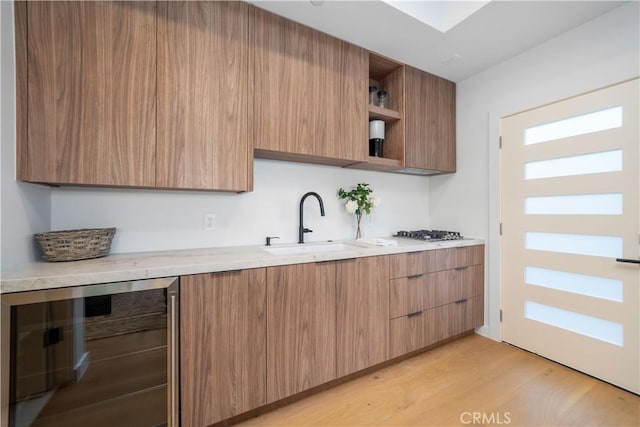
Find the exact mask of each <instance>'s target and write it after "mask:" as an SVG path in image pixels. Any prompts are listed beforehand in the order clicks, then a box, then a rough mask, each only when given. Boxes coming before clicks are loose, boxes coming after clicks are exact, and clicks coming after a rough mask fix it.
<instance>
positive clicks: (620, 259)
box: [616, 258, 640, 264]
mask: <svg viewBox="0 0 640 427" xmlns="http://www.w3.org/2000/svg"><path fill="white" fill-rule="evenodd" d="M616 261H617V262H626V263H628V264H640V259H629V258H616Z"/></svg>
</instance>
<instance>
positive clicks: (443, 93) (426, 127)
mask: <svg viewBox="0 0 640 427" xmlns="http://www.w3.org/2000/svg"><path fill="white" fill-rule="evenodd" d="M405 88H406V91H405V99H406V101H405V102H406V105H405V127H406V134H405V138H406V139H405V164H406V167H411V168H419V169H428V170H434V171H440V172H455V171H456V85H455V83H453V82H450V81H449V80H445V79H443V78H441V77H437V76H434V75H432V74H429V73H425V72H424V71H420V70H416V69H415V68H411V67H408V66H407V67H406V74H405Z"/></svg>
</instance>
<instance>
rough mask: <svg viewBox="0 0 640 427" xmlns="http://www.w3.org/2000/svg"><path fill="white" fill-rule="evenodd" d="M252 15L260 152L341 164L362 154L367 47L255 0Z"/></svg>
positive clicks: (257, 145) (253, 80)
mask: <svg viewBox="0 0 640 427" xmlns="http://www.w3.org/2000/svg"><path fill="white" fill-rule="evenodd" d="M251 19H252V21H251V32H252V33H251V37H252V44H253V46H254V61H253V68H252V69H251V72H250V73H251V74H250V79H249V81H250V84H251V85H252V88H251V91H250V93H252V96H253V99H252V103H253V108H254V114H253V116H252V117H253V123H254V137H253V138H254V141H255V148H256V149H258V151H257V152H256V154H257V155H258V156H261V157H271V158H283V159H291V160H299V161H305V159H304V157H306V158H307V160H308V161H311V162H315V163H327V164H336V165H346V164H350V163H353V162H354V161H362V160H364V159H365V157H366V154H367V152H366V149H367V144H366V140H367V134H366V132H367V129H366V126H367V115H368V111H367V92H366V90H367V89H366V84H365V83H364V82H366V81H367V73H368V63H367V58H368V57H367V52H366V51H365V50H364V49H361V48H359V47H357V46H354V45H351V44H349V43H346V42H344V41H342V40H338V39H335V38H333V37H330V36H328V35H326V34H323V33H320V32H318V31H315V30H313V29H311V28H308V27H305V26H303V25H300V24H297V23H295V22H292V21H289V20H287V19H284V18H281V17H279V16H276V15H273V14H271V13H269V12H265V11H263V10H260V9H257V8H252V18H251ZM287 156H289V157H287Z"/></svg>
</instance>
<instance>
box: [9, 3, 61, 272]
mask: <svg viewBox="0 0 640 427" xmlns="http://www.w3.org/2000/svg"><path fill="white" fill-rule="evenodd" d="M13 34H14V32H13V2H7V1H0V58H1V59H2V67H0V93H1V94H2V95H1V96H0V141H1V142H2V147H1V148H2V149H1V150H0V165H1V166H0V181H1V183H0V187H1V191H0V193H1V194H2V196H1V202H0V204H1V206H2V215H1V216H2V220H1V221H0V241H1V242H2V245H1V246H0V271H8V270H12V269H15V268H19V267H22V266H23V265H25V264H27V263H28V262H29V261H31V260H34V259H35V258H36V256H37V248H36V245H35V242H34V240H33V233H37V232H40V231H47V230H49V224H50V221H51V190H50V188H49V187H45V186H42V185H33V184H26V183H24V182H17V181H16V180H15V176H16V175H15V174H16V167H15V163H16V161H15V152H16V150H15V140H16V108H15V106H16V76H15V60H14V40H13V38H14V37H13Z"/></svg>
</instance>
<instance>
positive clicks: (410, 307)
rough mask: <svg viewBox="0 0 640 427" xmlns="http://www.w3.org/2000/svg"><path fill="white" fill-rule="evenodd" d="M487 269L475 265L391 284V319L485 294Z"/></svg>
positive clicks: (399, 280)
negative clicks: (485, 272)
mask: <svg viewBox="0 0 640 427" xmlns="http://www.w3.org/2000/svg"><path fill="white" fill-rule="evenodd" d="M483 288H484V266H482V265H472V266H468V267H458V268H455V269H451V270H444V271H438V272H436V273H425V274H421V275H415V276H410V277H403V278H399V279H392V280H391V289H390V300H389V317H390V318H392V319H393V318H396V317H400V316H405V315H407V314H409V313H415V312H416V311H422V310H426V309H429V308H433V307H437V306H440V305H443V304H449V303H452V302H454V301H458V300H460V299H464V298H468V297H473V296H476V295H479V294H481V293H482V292H483Z"/></svg>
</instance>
